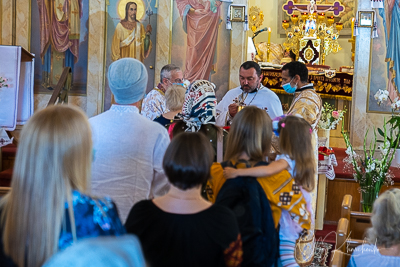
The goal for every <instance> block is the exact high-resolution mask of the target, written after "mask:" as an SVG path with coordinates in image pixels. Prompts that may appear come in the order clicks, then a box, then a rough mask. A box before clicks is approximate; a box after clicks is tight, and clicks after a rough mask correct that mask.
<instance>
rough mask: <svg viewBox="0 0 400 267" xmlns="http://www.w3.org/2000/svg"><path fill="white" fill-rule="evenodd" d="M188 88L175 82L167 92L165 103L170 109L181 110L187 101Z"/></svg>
mask: <svg viewBox="0 0 400 267" xmlns="http://www.w3.org/2000/svg"><path fill="white" fill-rule="evenodd" d="M185 93H186V89H185V87H183V86H182V85H179V84H173V85H171V86H170V87H169V88H168V90H167V91H166V92H165V103H166V105H167V108H168V109H169V110H170V111H177V110H181V109H182V106H183V102H184V101H185Z"/></svg>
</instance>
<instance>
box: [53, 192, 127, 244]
mask: <svg viewBox="0 0 400 267" xmlns="http://www.w3.org/2000/svg"><path fill="white" fill-rule="evenodd" d="M72 205H73V209H74V217H75V228H76V238H77V239H81V238H87V237H96V236H110V235H112V236H113V235H115V236H118V235H123V234H125V232H126V231H125V228H124V226H123V225H122V223H121V221H120V219H119V217H118V212H117V209H116V207H115V204H114V203H113V202H112V201H111V199H110V198H103V199H95V198H91V197H89V196H87V195H84V194H82V193H80V192H78V191H73V193H72ZM65 221H66V225H65V227H62V228H61V234H60V239H59V241H58V248H59V249H60V250H62V249H65V248H66V247H69V246H70V245H72V243H73V237H72V232H71V223H70V219H69V213H68V203H65Z"/></svg>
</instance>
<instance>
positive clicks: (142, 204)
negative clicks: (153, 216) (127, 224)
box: [131, 199, 154, 212]
mask: <svg viewBox="0 0 400 267" xmlns="http://www.w3.org/2000/svg"><path fill="white" fill-rule="evenodd" d="M152 207H154V204H153V201H152V200H151V199H144V200H141V201H139V202H137V203H136V204H135V205H133V207H132V208H131V212H150V209H151V208H152Z"/></svg>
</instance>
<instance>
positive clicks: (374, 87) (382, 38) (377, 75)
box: [367, 0, 400, 113]
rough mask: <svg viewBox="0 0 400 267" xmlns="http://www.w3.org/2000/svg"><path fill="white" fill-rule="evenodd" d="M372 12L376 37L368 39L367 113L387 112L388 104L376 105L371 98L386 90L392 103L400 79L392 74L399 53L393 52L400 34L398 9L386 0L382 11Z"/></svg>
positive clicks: (396, 69) (393, 1) (397, 65)
mask: <svg viewBox="0 0 400 267" xmlns="http://www.w3.org/2000/svg"><path fill="white" fill-rule="evenodd" d="M375 10H376V11H377V16H376V18H377V27H378V37H377V38H374V39H372V50H371V54H372V55H371V65H370V67H371V72H370V75H369V76H370V77H369V96H368V104H367V112H388V113H389V112H391V107H390V104H391V103H390V101H387V102H386V103H382V104H381V105H380V106H379V105H378V104H377V101H376V100H375V98H374V95H375V94H376V92H377V91H378V90H379V89H382V90H385V89H386V90H388V91H389V96H390V98H391V99H392V100H394V99H395V98H396V97H397V96H398V86H399V84H400V77H399V75H396V72H397V74H398V71H399V59H400V51H399V49H396V46H397V45H398V43H397V40H398V36H399V34H400V29H399V25H398V23H399V20H400V7H399V6H398V5H397V4H395V0H388V1H385V8H384V9H383V8H381V9H375ZM372 74H373V75H372ZM396 85H397V86H396Z"/></svg>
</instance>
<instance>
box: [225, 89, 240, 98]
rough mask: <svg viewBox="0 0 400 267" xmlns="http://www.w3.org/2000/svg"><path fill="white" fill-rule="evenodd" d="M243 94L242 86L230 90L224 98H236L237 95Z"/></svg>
mask: <svg viewBox="0 0 400 267" xmlns="http://www.w3.org/2000/svg"><path fill="white" fill-rule="evenodd" d="M241 92H242V89H240V86H238V87H236V88H233V89H230V90H228V92H226V94H225V95H224V98H225V97H232V96H236V95H238V94H240V93H241Z"/></svg>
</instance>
